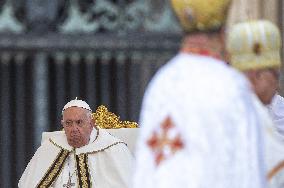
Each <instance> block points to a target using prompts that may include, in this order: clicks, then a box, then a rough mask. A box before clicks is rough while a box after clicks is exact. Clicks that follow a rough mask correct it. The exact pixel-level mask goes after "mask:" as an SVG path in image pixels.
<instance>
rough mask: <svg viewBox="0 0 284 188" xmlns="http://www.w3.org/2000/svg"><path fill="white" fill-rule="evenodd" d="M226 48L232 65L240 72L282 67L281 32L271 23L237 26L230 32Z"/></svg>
mask: <svg viewBox="0 0 284 188" xmlns="http://www.w3.org/2000/svg"><path fill="white" fill-rule="evenodd" d="M226 46H227V51H228V52H229V56H230V64H231V65H232V66H233V67H235V68H237V69H239V70H242V71H245V70H250V69H263V68H273V67H280V64H281V58H280V49H281V36H280V31H279V29H278V28H277V26H276V25H275V24H273V23H272V22H270V21H267V20H251V21H247V22H241V23H238V24H235V25H234V26H232V28H231V29H230V30H229V33H228V37H227V40H226Z"/></svg>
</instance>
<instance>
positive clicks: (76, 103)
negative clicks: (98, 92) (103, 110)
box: [62, 97, 92, 113]
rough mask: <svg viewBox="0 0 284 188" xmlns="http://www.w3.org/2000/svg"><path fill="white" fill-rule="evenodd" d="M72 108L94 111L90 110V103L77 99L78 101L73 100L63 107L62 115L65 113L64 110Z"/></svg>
mask: <svg viewBox="0 0 284 188" xmlns="http://www.w3.org/2000/svg"><path fill="white" fill-rule="evenodd" d="M70 107H80V108H84V109H86V110H89V111H91V112H92V109H91V108H90V106H89V105H88V103H86V102H85V101H83V100H78V99H77V97H76V99H74V100H71V101H69V102H68V103H67V104H65V106H64V107H63V110H62V113H63V112H64V110H66V109H67V108H70Z"/></svg>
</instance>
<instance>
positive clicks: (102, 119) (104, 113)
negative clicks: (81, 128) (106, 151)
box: [92, 105, 138, 129]
mask: <svg viewBox="0 0 284 188" xmlns="http://www.w3.org/2000/svg"><path fill="white" fill-rule="evenodd" d="M92 115H93V119H94V121H95V124H96V125H97V126H98V127H100V128H102V129H119V128H137V127H138V124H137V123H136V122H130V121H120V120H119V116H117V115H115V114H114V113H112V112H109V111H108V109H107V108H106V107H105V106H103V105H101V106H99V107H98V108H97V110H96V112H95V113H93V114H92Z"/></svg>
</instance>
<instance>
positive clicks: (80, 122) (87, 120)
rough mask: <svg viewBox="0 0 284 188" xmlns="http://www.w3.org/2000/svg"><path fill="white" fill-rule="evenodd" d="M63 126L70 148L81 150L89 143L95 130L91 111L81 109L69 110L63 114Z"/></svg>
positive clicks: (71, 108) (72, 108) (73, 108)
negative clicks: (80, 148)
mask: <svg viewBox="0 0 284 188" xmlns="http://www.w3.org/2000/svg"><path fill="white" fill-rule="evenodd" d="M61 124H62V125H63V127H64V130H65V134H66V137H67V141H68V144H69V145H70V146H72V147H74V148H79V147H82V146H84V145H87V144H88V143H89V140H90V135H91V132H92V130H93V123H92V119H91V114H90V111H88V110H86V109H83V108H79V107H70V108H67V109H66V110H65V111H64V112H63V117H62V120H61Z"/></svg>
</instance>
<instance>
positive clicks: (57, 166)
mask: <svg viewBox="0 0 284 188" xmlns="http://www.w3.org/2000/svg"><path fill="white" fill-rule="evenodd" d="M68 155H69V151H67V150H63V149H61V151H60V152H59V154H58V155H57V157H56V158H55V160H54V161H53V163H52V164H51V166H50V167H49V169H48V170H47V172H46V173H45V175H44V176H43V178H42V179H41V181H40V182H39V184H38V185H37V186H36V187H37V188H47V187H49V186H51V185H52V184H53V182H54V181H55V180H56V178H57V177H58V175H59V174H60V173H61V170H62V168H63V165H64V163H65V160H66V158H67V157H68Z"/></svg>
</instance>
